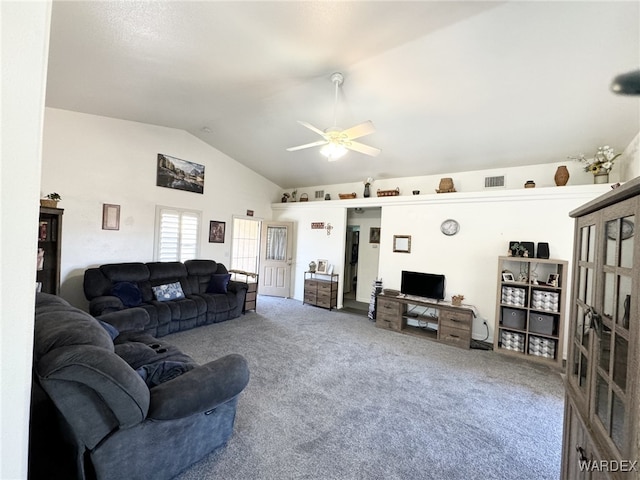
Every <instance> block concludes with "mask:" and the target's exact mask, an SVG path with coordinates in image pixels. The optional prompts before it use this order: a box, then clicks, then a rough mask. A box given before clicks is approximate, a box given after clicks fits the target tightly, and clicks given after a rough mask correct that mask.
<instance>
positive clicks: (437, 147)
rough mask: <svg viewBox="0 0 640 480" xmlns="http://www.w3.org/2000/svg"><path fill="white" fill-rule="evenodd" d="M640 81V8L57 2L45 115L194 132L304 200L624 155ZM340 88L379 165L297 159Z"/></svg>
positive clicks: (637, 126)
mask: <svg viewBox="0 0 640 480" xmlns="http://www.w3.org/2000/svg"><path fill="white" fill-rule="evenodd" d="M639 65H640V3H639V2H638V1H625V2H612V1H603V2H594V1H568V2H559V1H550V2H543V1H530V2H529V1H501V2H480V1H460V2H456V1H440V2H436V1H411V2H400V1H386V2H385V1H343V2H330V1H258V2H244V1H232V2H218V1H206V2H185V1H179V2H166V1H151V2H140V1H133V2H124V1H108V2H98V1H69V2H63V1H57V0H54V2H53V11H52V23H51V43H50V54H49V72H48V82H47V100H46V103H47V106H49V107H55V108H62V109H68V110H74V111H78V112H85V113H91V114H96V115H104V116H108V117H116V118H121V119H127V120H133V121H139V122H144V123H150V124H156V125H163V126H167V127H173V128H179V129H184V130H186V131H188V132H190V133H192V134H193V135H195V136H197V137H198V138H200V139H202V140H203V141H205V142H207V143H209V144H211V145H212V146H213V147H215V148H217V149H218V150H220V151H222V152H224V153H225V154H227V155H229V156H230V157H232V158H234V159H235V160H237V161H239V162H241V163H243V164H245V165H246V166H247V167H249V168H251V169H252V170H255V171H256V172H258V173H260V174H261V175H263V176H265V177H267V178H269V179H270V180H272V181H273V182H274V183H276V184H278V185H279V186H281V187H282V188H294V187H304V186H315V185H326V184H335V183H345V182H355V181H361V180H362V179H364V178H366V177H369V176H371V177H373V178H376V179H381V178H392V177H405V176H414V175H432V174H433V175H435V174H440V173H455V172H459V171H469V170H480V169H486V168H501V167H507V166H518V165H528V164H539V163H553V162H558V161H563V160H565V159H566V157H567V155H576V154H578V153H585V154H590V153H592V152H595V150H596V148H597V147H598V146H600V145H604V144H609V145H612V146H613V147H614V148H615V149H616V150H618V151H619V150H622V149H623V148H624V147H625V146H626V145H627V144H628V143H629V142H630V141H631V140H632V139H633V137H634V136H635V134H637V133H638V131H640V108H639V106H640V100H638V97H625V96H618V95H614V94H612V93H611V92H610V91H609V84H610V82H611V80H612V78H613V77H614V76H615V75H617V74H619V73H623V72H627V71H630V70H634V69H637V68H638V66H639ZM335 71H339V72H342V73H343V74H344V76H345V81H344V84H343V86H342V87H341V91H340V95H339V101H338V109H337V119H338V125H339V126H340V127H343V128H347V127H350V126H353V125H355V124H357V123H360V122H362V121H365V120H372V121H373V123H374V124H375V126H376V128H377V131H376V132H375V133H374V134H372V135H369V136H367V137H364V138H362V139H360V140H359V141H361V142H362V143H365V144H369V145H371V146H374V147H378V148H380V149H382V153H381V154H380V155H379V156H378V157H375V158H373V157H368V156H365V155H362V154H359V153H355V152H350V153H349V154H348V155H347V156H346V157H344V158H343V159H341V160H339V161H336V162H331V163H329V162H327V160H326V159H325V158H324V157H322V156H320V154H319V153H318V149H317V148H313V149H308V150H302V151H297V152H287V151H286V150H285V149H286V148H287V147H291V146H295V145H299V144H303V143H308V142H313V141H315V140H317V139H318V138H319V137H318V136H317V135H316V134H314V133H313V132H311V131H309V130H307V129H306V128H304V127H302V126H301V125H299V124H298V123H297V120H304V121H307V122H309V123H311V124H313V125H315V126H317V127H319V128H321V129H324V128H327V127H330V126H332V124H333V115H334V112H333V110H334V109H333V102H334V86H333V84H332V83H331V80H330V77H331V74H332V73H333V72H335ZM204 127H207V128H208V129H209V130H210V132H209V133H207V132H205V131H203V128H204ZM165 153H171V154H176V152H165ZM178 153H179V152H178ZM186 160H193V159H186Z"/></svg>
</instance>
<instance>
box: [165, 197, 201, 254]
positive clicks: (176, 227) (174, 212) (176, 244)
mask: <svg viewBox="0 0 640 480" xmlns="http://www.w3.org/2000/svg"><path fill="white" fill-rule="evenodd" d="M199 230H200V213H199V212H195V211H192V210H180V209H177V208H168V207H157V208H156V249H155V258H156V260H157V261H159V262H175V261H180V262H184V261H185V260H190V259H193V258H197V256H198V251H199V247H200V244H199Z"/></svg>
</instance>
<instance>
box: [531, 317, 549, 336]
mask: <svg viewBox="0 0 640 480" xmlns="http://www.w3.org/2000/svg"><path fill="white" fill-rule="evenodd" d="M529 331H530V332H535V333H541V334H543V335H553V315H545V314H544V313H536V312H530V313H529Z"/></svg>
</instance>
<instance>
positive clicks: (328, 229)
mask: <svg viewBox="0 0 640 480" xmlns="http://www.w3.org/2000/svg"><path fill="white" fill-rule="evenodd" d="M326 229H327V236H329V235H331V230H333V226H332V225H331V224H330V223H327V227H326Z"/></svg>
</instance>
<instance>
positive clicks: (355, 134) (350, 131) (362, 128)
mask: <svg viewBox="0 0 640 480" xmlns="http://www.w3.org/2000/svg"><path fill="white" fill-rule="evenodd" d="M375 131H376V127H374V126H373V122H372V121H371V120H367V121H366V122H362V123H361V124H359V125H356V126H354V127H351V128H347V129H346V130H343V131H342V134H343V135H346V136H347V138H350V139H352V140H353V139H356V138H360V137H364V136H365V135H369V134H370V133H373V132H375Z"/></svg>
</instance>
